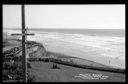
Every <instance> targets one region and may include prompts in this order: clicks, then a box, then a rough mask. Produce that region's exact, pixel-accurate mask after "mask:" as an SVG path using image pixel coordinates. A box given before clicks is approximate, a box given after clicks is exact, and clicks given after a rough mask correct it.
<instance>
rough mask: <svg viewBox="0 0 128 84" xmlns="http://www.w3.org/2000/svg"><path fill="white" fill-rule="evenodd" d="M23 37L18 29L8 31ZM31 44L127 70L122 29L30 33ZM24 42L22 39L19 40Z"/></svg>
mask: <svg viewBox="0 0 128 84" xmlns="http://www.w3.org/2000/svg"><path fill="white" fill-rule="evenodd" d="M6 31H7V32H8V33H9V34H11V33H18V32H19V33H21V31H20V30H19V29H6ZM28 32H29V33H31V32H32V33H35V36H28V37H27V39H28V40H32V41H37V42H40V43H42V44H43V45H44V46H45V47H46V49H47V50H49V51H53V52H58V53H63V54H67V55H71V56H75V57H79V58H83V59H88V60H92V61H95V62H99V63H103V64H106V65H109V66H113V67H120V68H125V30H120V29H36V28H35V29H29V31H28ZM20 38H21V37H20Z"/></svg>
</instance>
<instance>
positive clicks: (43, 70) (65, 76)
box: [29, 62, 125, 82]
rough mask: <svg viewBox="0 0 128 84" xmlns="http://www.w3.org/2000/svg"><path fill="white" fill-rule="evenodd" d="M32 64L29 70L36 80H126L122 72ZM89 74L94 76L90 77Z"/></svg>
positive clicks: (46, 63)
mask: <svg viewBox="0 0 128 84" xmlns="http://www.w3.org/2000/svg"><path fill="white" fill-rule="evenodd" d="M30 64H31V67H32V68H31V69H29V71H30V74H31V75H34V76H35V82H125V74H121V73H113V72H104V71H97V70H89V69H82V68H77V67H72V66H67V65H62V64H57V66H58V67H59V68H60V69H52V66H53V63H51V62H30ZM80 74H81V77H80ZM82 74H83V75H84V76H82ZM85 75H86V77H85ZM87 75H88V76H87ZM89 75H91V76H92V77H93V78H92V77H91V78H90V79H88V78H89V77H90V76H89ZM98 75H99V77H98ZM101 75H102V76H101ZM75 76H79V77H75ZM96 76H97V77H96ZM103 76H104V77H103ZM105 76H106V78H105ZM97 78H98V79H97ZM102 78H104V79H102Z"/></svg>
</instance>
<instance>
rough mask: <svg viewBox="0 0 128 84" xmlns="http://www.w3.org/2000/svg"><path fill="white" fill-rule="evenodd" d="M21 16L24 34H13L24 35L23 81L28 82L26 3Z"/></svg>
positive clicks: (22, 7)
mask: <svg viewBox="0 0 128 84" xmlns="http://www.w3.org/2000/svg"><path fill="white" fill-rule="evenodd" d="M21 16H22V34H12V36H13V35H21V36H22V57H23V59H22V67H23V82H27V62H26V61H27V60H26V41H27V40H26V37H27V35H34V34H33V33H32V34H28V33H27V29H25V8H24V5H22V6H21Z"/></svg>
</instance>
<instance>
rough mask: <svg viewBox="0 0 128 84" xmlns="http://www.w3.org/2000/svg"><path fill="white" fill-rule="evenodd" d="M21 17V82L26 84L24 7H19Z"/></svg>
mask: <svg viewBox="0 0 128 84" xmlns="http://www.w3.org/2000/svg"><path fill="white" fill-rule="evenodd" d="M21 16H22V56H23V61H22V67H23V82H27V70H26V67H27V66H26V56H25V54H26V52H25V9H24V5H22V6H21Z"/></svg>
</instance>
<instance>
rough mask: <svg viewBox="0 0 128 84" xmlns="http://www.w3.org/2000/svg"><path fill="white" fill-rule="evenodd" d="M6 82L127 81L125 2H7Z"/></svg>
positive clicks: (4, 11) (4, 35) (4, 36)
mask: <svg viewBox="0 0 128 84" xmlns="http://www.w3.org/2000/svg"><path fill="white" fill-rule="evenodd" d="M2 22H3V27H2V53H3V55H2V82H125V81H126V79H125V75H126V74H125V72H126V67H125V66H126V64H125V61H126V59H125V4H111V5H110V4H42V5H41V4H40V5H36V4H35V5H29V4H17V5H13V4H12V5H8V4H3V5H2Z"/></svg>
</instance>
